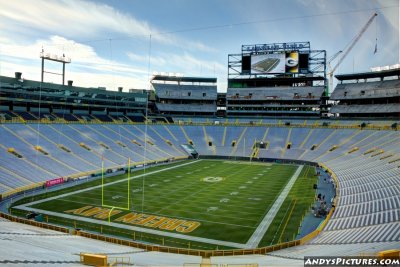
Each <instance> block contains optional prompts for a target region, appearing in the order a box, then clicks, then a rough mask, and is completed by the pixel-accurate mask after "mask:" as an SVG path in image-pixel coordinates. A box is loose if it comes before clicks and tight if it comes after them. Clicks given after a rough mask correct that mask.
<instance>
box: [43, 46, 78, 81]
mask: <svg viewBox="0 0 400 267" xmlns="http://www.w3.org/2000/svg"><path fill="white" fill-rule="evenodd" d="M40 58H41V59H42V71H41V74H42V77H41V82H42V83H43V79H44V73H51V74H55V75H62V85H64V83H65V64H68V63H71V58H69V57H66V56H65V54H63V55H62V56H57V55H51V54H50V53H45V52H44V50H43V49H42V52H40ZM45 60H50V61H55V62H60V63H62V65H63V67H62V73H55V72H50V71H45V70H44V61H45Z"/></svg>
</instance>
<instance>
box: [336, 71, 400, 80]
mask: <svg viewBox="0 0 400 267" xmlns="http://www.w3.org/2000/svg"><path fill="white" fill-rule="evenodd" d="M390 76H399V77H400V68H398V69H390V70H382V71H373V72H372V71H371V72H361V73H352V74H340V75H335V78H336V79H338V80H339V81H346V80H360V79H372V78H381V79H383V78H384V77H390Z"/></svg>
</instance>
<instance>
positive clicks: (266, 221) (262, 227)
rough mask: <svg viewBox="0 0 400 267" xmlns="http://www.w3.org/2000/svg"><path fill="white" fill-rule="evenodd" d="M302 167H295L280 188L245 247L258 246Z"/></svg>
mask: <svg viewBox="0 0 400 267" xmlns="http://www.w3.org/2000/svg"><path fill="white" fill-rule="evenodd" d="M303 167H304V166H303V165H301V166H299V167H298V168H297V170H296V172H295V173H294V174H293V176H292V178H290V180H289V182H288V183H287V184H286V186H285V188H284V189H283V190H282V193H281V194H280V195H279V197H278V198H277V199H276V200H275V202H274V204H273V205H272V207H271V208H270V209H269V211H268V213H267V214H266V215H265V216H264V218H263V220H262V221H261V223H260V224H259V225H258V227H257V229H256V230H255V231H254V233H253V235H252V236H251V237H250V239H249V240H248V241H247V243H246V248H257V247H258V244H259V243H260V242H261V239H262V238H263V237H264V235H265V233H266V232H267V230H268V228H269V226H270V225H271V223H272V221H273V220H274V218H275V216H276V214H277V213H278V211H279V209H280V208H281V206H282V204H283V202H284V201H285V199H286V197H287V195H288V194H289V192H290V189H292V187H293V185H294V183H295V182H296V180H297V177H299V175H300V173H301V171H302V170H303Z"/></svg>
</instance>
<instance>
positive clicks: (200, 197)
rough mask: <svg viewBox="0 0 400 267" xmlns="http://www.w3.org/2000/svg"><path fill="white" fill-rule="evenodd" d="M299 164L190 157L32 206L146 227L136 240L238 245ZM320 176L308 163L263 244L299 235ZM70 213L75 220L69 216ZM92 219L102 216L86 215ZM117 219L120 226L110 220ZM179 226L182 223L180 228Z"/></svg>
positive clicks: (125, 232)
mask: <svg viewBox="0 0 400 267" xmlns="http://www.w3.org/2000/svg"><path fill="white" fill-rule="evenodd" d="M298 168H299V166H297V165H286V164H268V163H257V162H254V163H251V162H241V161H223V160H197V161H184V162H179V163H175V164H172V165H166V166H162V167H155V168H148V169H147V170H146V172H145V173H144V172H143V170H139V171H135V172H132V173H131V175H130V176H131V179H130V180H129V185H128V180H127V179H125V178H126V177H127V175H123V176H120V177H111V178H105V179H104V185H103V186H102V184H101V181H100V180H99V181H97V182H96V183H93V185H92V186H91V187H90V185H86V186H85V185H80V186H77V187H76V188H74V189H72V190H71V189H69V190H64V191H60V193H59V194H58V195H57V196H54V194H53V197H54V199H51V200H46V199H45V200H42V202H40V203H35V202H32V204H27V206H28V207H30V208H35V209H39V210H41V211H43V214H46V211H49V212H57V214H58V215H57V216H55V215H54V213H51V214H50V215H49V217H50V221H51V220H53V221H54V222H57V223H63V222H64V224H68V225H71V223H72V220H73V221H74V224H75V226H76V224H77V223H78V225H77V227H82V228H84V229H89V230H96V231H99V232H100V231H101V232H104V233H112V234H113V235H119V234H118V233H120V235H121V236H124V237H127V236H128V237H130V238H132V231H130V230H129V229H128V228H124V227H121V229H120V230H118V225H126V226H134V227H139V228H135V229H134V230H133V232H135V234H134V235H133V236H134V239H136V240H137V239H140V240H144V241H148V242H151V243H157V244H160V243H161V244H164V245H172V246H178V247H179V246H183V247H187V246H188V244H189V246H191V247H192V248H196V246H197V248H207V249H215V248H216V247H217V248H218V247H219V248H230V247H231V246H230V245H229V242H232V243H235V244H246V242H248V240H249V239H250V237H251V236H252V235H253V233H254V232H255V230H256V229H257V227H259V225H260V223H261V222H262V221H263V219H264V217H265V215H266V214H267V213H268V211H269V209H270V208H271V207H272V206H273V204H274V203H275V201H277V199H278V197H279V196H280V194H281V193H282V190H283V189H284V188H285V186H286V185H287V183H288V181H289V180H290V179H291V178H292V176H293V175H294V174H295V172H296V170H297V169H298ZM314 174H315V169H314V167H309V166H304V167H303V169H302V171H301V172H300V175H299V176H298V178H297V180H296V182H295V183H294V185H293V187H292V188H291V190H290V191H289V194H288V195H287V197H286V198H285V199H284V201H283V204H282V205H281V207H280V209H279V210H278V212H277V214H276V216H274V218H273V221H272V223H271V224H270V226H269V227H268V230H267V231H266V233H265V235H264V236H263V238H262V239H260V242H259V244H258V246H259V247H260V246H266V245H271V244H275V243H279V242H284V241H287V240H292V239H293V237H294V236H295V235H296V234H297V231H298V226H299V225H300V222H301V219H302V217H303V216H304V214H305V213H306V212H307V211H308V210H309V207H310V205H311V204H312V202H313V200H314V193H315V191H314V190H313V188H312V185H313V184H314V183H315V181H316V176H315V175H314ZM108 183H110V184H108ZM85 187H88V188H86V189H84V188H85ZM128 189H129V195H130V198H129V199H128ZM79 190H83V191H81V192H80V191H79ZM102 194H103V196H104V198H103V199H102ZM102 202H103V203H102ZM128 202H129V204H128ZM128 205H129V210H126V209H125V208H128ZM108 207H115V208H114V209H113V210H110V208H108ZM101 208H103V209H101ZM99 210H100V213H99ZM105 211H107V214H106V212H105ZM96 212H97V213H96ZM109 212H113V213H109ZM96 214H97V215H96ZM99 214H100V215H99ZM66 215H69V216H71V215H72V216H74V219H70V218H69V219H66V218H62V217H63V216H66ZM108 215H111V216H110V217H109V216H108ZM87 218H90V219H94V220H95V221H90V222H88V221H81V220H83V219H87ZM109 219H110V222H112V223H115V224H112V225H110V224H108V220H109ZM163 222H165V223H164V227H161V225H162V224H163ZM166 222H168V223H169V226H168V227H166ZM174 224H176V225H179V224H180V227H179V226H178V227H177V228H175V229H174V226H175V225H174ZM72 225H73V224H72ZM116 229H117V230H116ZM141 229H150V230H156V232H150V233H149V232H148V231H147V232H146V231H142V230H141ZM172 234H178V236H173V235H172ZM196 237H200V238H204V239H202V240H196V239H195V238H196ZM208 239H209V240H212V242H211V241H210V242H209V243H208V242H207V240H208ZM221 241H222V242H221ZM223 241H226V242H228V243H226V244H225V243H223ZM219 242H220V243H219Z"/></svg>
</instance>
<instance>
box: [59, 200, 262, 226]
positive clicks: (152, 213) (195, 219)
mask: <svg viewBox="0 0 400 267" xmlns="http://www.w3.org/2000/svg"><path fill="white" fill-rule="evenodd" d="M59 201H64V202H70V203H80V204H84V205H93V204H92V203H86V202H80V201H73V200H64V199H60V200H59ZM132 211H133V212H141V211H138V210H132ZM145 213H146V214H151V215H157V216H165V217H171V216H170V215H168V214H163V213H155V212H147V211H145ZM191 213H198V214H204V215H209V216H213V215H212V214H209V213H207V212H191ZM64 214H65V213H62V212H60V213H59V216H60V217H62V216H64ZM217 216H219V217H224V218H228V219H229V218H232V217H228V216H221V215H217ZM173 217H174V218H177V219H185V220H192V221H193V220H194V221H199V222H207V223H215V224H222V225H232V226H238V227H243V228H251V229H255V228H256V227H254V226H248V225H242V224H235V223H226V222H218V221H210V220H204V219H198V218H190V217H182V216H173ZM243 220H245V219H243ZM227 221H229V220H227Z"/></svg>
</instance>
